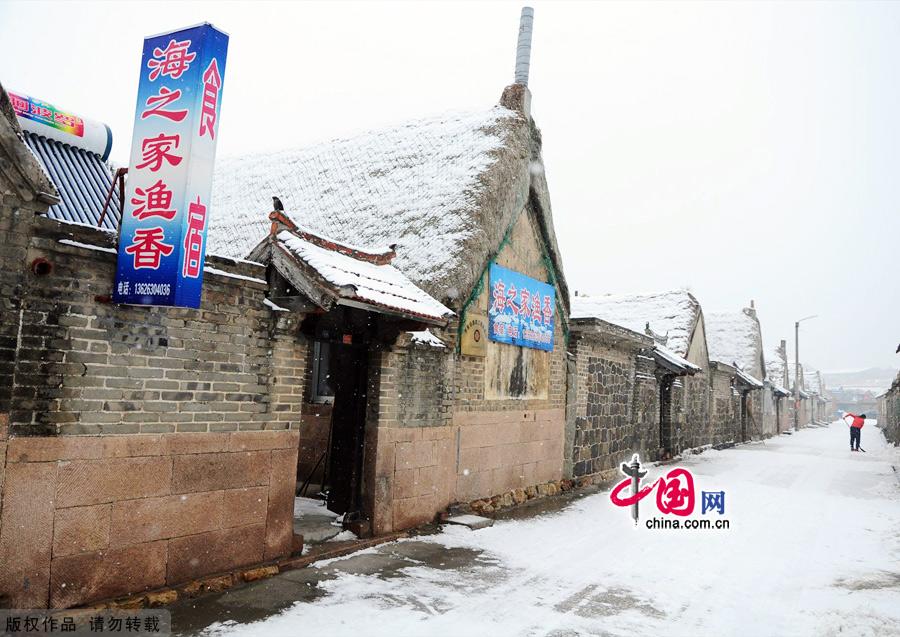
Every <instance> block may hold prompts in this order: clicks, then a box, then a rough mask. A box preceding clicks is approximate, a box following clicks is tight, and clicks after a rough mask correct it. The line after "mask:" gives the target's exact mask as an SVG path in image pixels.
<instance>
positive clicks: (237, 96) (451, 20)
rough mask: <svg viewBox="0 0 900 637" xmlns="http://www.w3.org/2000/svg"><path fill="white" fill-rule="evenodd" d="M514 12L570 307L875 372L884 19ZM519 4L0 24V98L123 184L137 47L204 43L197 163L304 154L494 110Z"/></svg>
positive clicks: (893, 314)
mask: <svg viewBox="0 0 900 637" xmlns="http://www.w3.org/2000/svg"><path fill="white" fill-rule="evenodd" d="M530 4H531V6H534V7H535V26H534V43H533V55H532V71H531V82H530V87H531V90H532V92H533V95H534V101H533V114H534V117H535V119H536V120H537V123H538V125H539V126H540V127H541V129H542V131H543V136H544V159H545V162H546V169H547V177H548V180H549V184H550V189H551V195H552V201H553V213H554V217H555V221H556V231H557V234H558V236H559V239H560V242H561V247H562V251H563V258H564V261H565V269H566V276H567V278H568V281H569V286H570V288H571V289H572V290H576V289H577V290H579V291H585V292H591V293H603V292H629V291H652V290H660V289H666V288H671V287H680V286H687V287H689V288H690V289H691V290H692V291H693V292H694V293H695V294H696V296H697V297H698V299H699V300H700V302H701V304H702V305H703V307H704V309H705V310H706V311H707V312H710V311H717V310H729V309H738V308H740V307H742V306H743V305H745V304H747V303H748V302H749V300H750V299H755V301H756V305H757V308H758V310H759V315H760V318H761V320H762V325H763V336H764V338H765V340H766V341H767V344H768V345H774V344H777V342H778V340H779V339H781V338H786V339H788V340H789V341H790V342H793V322H794V320H795V319H797V318H801V317H803V316H807V315H809V314H818V315H819V318H817V319H814V320H811V321H808V322H805V323H803V324H802V325H801V330H802V332H801V355H802V358H803V359H804V360H805V361H806V362H807V363H808V364H809V365H811V366H813V367H816V368H820V369H823V370H841V369H855V368H863V367H868V366H892V367H896V366H897V364H898V360H900V356H895V355H894V349H895V348H896V346H897V344H898V342H900V285H898V274H900V267H898V257H897V252H898V251H900V221H898V214H897V208H898V202H900V170H898V169H900V162H898V159H900V157H898V154H900V118H898V114H900V88H898V87H900V81H898V78H900V73H898V71H900V68H898V65H900V4H898V3H886V2H884V3H852V4H841V3H827V4H818V3H811V2H803V3H800V2H797V3H792V4H775V3H765V4H763V3H751V4H738V3H735V2H721V3H699V4H694V3H662V4H656V3H596V4H593V3H587V2H579V3H563V2H554V3H547V4H545V3H542V2H535V3H530ZM522 5H523V3H522V2H512V3H506V2H497V3H488V4H483V3H474V2H466V3H446V4H445V3H417V4H413V3H375V2H372V3H365V4H355V3H349V2H348V3H328V4H324V3H323V4H318V3H263V2H255V3H233V4H229V3H226V2H206V3H188V2H181V3H173V4H167V3H162V2H159V3H147V4H142V3H129V2H119V3H112V2H109V3H97V4H93V3H79V2H66V3H62V2H60V3H39V2H27V3H22V2H9V1H0V82H3V84H4V86H6V87H7V88H8V89H13V90H18V91H21V92H24V93H26V94H29V95H33V96H35V97H38V98H41V99H44V100H46V101H49V102H51V103H53V104H55V105H56V106H58V107H60V108H63V109H67V110H71V111H72V112H75V113H78V114H79V115H83V116H87V117H92V118H95V119H100V120H102V121H105V122H106V123H108V124H109V125H110V127H111V128H112V129H113V133H114V146H113V159H115V160H117V161H118V162H119V163H122V164H125V163H127V157H128V149H129V144H130V137H131V126H132V119H133V115H134V105H135V95H136V90H137V80H138V70H139V68H138V67H139V64H140V54H141V44H142V39H143V37H144V36H146V35H150V34H155V33H159V32H162V31H167V30H171V29H174V28H178V27H182V26H187V25H191V24H195V23H198V22H202V21H210V22H212V23H214V24H215V25H216V26H218V27H219V28H221V29H223V30H225V31H227V32H228V33H229V34H230V35H231V42H230V48H229V55H228V67H227V72H226V77H225V96H224V102H223V113H222V120H221V123H220V143H219V151H218V152H219V154H220V155H233V154H239V153H241V152H244V151H255V150H260V149H274V148H280V147H283V146H287V145H305V144H307V143H311V142H315V141H319V140H322V139H328V138H331V137H338V136H346V135H348V134H351V133H354V132H358V131H361V130H365V129H367V128H372V127H377V126H380V125H383V124H390V123H394V122H398V121H402V120H404V119H407V118H415V117H420V116H424V115H430V114H435V113H440V112H442V111H445V110H454V109H460V108H463V109H465V108H484V107H487V106H489V105H491V104H493V103H495V102H496V101H497V99H498V98H499V96H500V93H501V91H502V89H503V87H504V86H505V85H506V84H509V83H511V81H512V74H513V68H514V58H515V43H516V35H517V29H518V18H519V9H520V7H521V6H522ZM791 347H792V346H791ZM791 351H792V350H791Z"/></svg>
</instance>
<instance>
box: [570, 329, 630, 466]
mask: <svg viewBox="0 0 900 637" xmlns="http://www.w3.org/2000/svg"><path fill="white" fill-rule="evenodd" d="M582 343H583V341H582ZM593 349H594V351H593V352H591V353H587V352H584V350H583V349H582V351H581V352H579V354H581V355H579V356H578V363H579V367H581V368H583V369H579V378H578V381H579V382H578V389H579V392H578V393H579V396H578V398H579V402H581V400H583V412H582V413H580V414H577V415H576V421H575V441H574V449H573V458H572V459H573V462H574V467H573V475H574V476H575V477H582V476H589V475H593V474H595V473H600V472H602V471H604V470H607V469H614V468H615V467H616V462H617V460H618V458H619V456H620V455H622V454H623V453H624V452H627V451H628V450H630V449H631V448H632V447H633V446H634V442H635V431H634V421H633V418H632V413H631V412H632V399H633V385H634V361H633V359H631V360H630V359H629V357H628V356H627V355H621V354H618V353H617V352H614V351H611V350H609V349H607V348H602V347H594V348H593ZM582 352H583V353H582ZM617 354H618V355H617ZM579 407H582V405H581V404H579ZM579 411H582V410H581V409H579Z"/></svg>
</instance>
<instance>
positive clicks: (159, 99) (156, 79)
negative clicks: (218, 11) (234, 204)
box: [113, 24, 228, 307]
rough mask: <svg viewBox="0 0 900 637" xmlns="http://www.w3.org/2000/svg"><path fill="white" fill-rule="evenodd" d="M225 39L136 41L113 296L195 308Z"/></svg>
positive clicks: (187, 36)
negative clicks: (139, 45) (136, 78)
mask: <svg viewBox="0 0 900 637" xmlns="http://www.w3.org/2000/svg"><path fill="white" fill-rule="evenodd" d="M227 53H228V36H227V35H226V34H224V33H222V32H221V31H219V30H217V29H216V28H215V27H213V26H212V25H210V24H202V25H199V26H196V27H191V28H189V29H183V30H181V31H175V32H173V33H166V34H163V35H158V36H153V37H150V38H147V39H146V40H144V54H143V57H142V59H141V79H140V83H139V85H138V100H137V112H136V113H135V120H134V137H133V139H132V143H131V161H130V162H129V168H128V185H127V189H126V193H125V210H124V211H123V214H122V222H121V226H120V230H119V232H120V234H119V260H118V266H117V268H116V283H115V288H114V290H113V300H114V301H115V302H116V303H133V304H140V305H178V306H182V307H199V306H200V295H201V291H202V287H203V262H204V258H205V254H206V231H207V227H208V226H209V212H210V210H209V198H210V194H211V190H212V177H213V163H214V161H215V155H216V139H217V134H218V125H219V114H220V112H221V108H222V85H223V82H222V79H223V77H224V75H225V58H226V55H227Z"/></svg>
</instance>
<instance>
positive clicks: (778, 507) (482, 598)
mask: <svg viewBox="0 0 900 637" xmlns="http://www.w3.org/2000/svg"><path fill="white" fill-rule="evenodd" d="M848 446H849V443H848V435H847V427H846V425H845V424H843V423H841V422H836V423H833V424H832V425H831V426H830V427H829V428H810V429H804V430H802V431H801V432H799V433H798V434H795V435H793V436H786V435H782V436H780V437H776V438H773V439H770V440H767V441H765V442H759V443H752V444H747V445H743V446H739V447H736V448H733V449H727V450H723V451H707V452H705V453H703V454H700V455H695V456H690V457H688V458H687V459H686V460H685V461H683V462H680V463H678V464H679V466H685V467H687V468H689V469H690V470H691V471H692V472H693V473H694V476H695V479H696V480H697V481H698V484H699V486H698V489H699V488H704V487H707V488H710V487H714V488H715V489H717V490H724V491H725V492H726V498H727V500H726V502H727V504H726V510H725V517H727V518H728V519H729V520H730V524H731V528H730V529H728V530H691V531H687V530H648V529H647V528H646V527H645V526H644V525H643V524H642V525H640V527H639V528H634V527H633V525H632V523H631V520H630V519H629V516H628V512H627V510H626V509H621V508H617V507H614V506H613V505H612V504H611V503H610V501H609V497H608V492H602V493H597V494H594V495H590V496H588V497H584V498H580V499H577V500H575V501H573V502H572V504H571V505H570V506H568V507H567V508H565V509H564V510H562V511H558V512H555V513H548V514H544V515H539V516H537V517H532V518H528V519H520V520H507V521H498V522H497V523H496V524H495V525H494V526H493V527H491V528H488V529H483V530H479V531H474V532H473V531H470V530H468V529H466V528H462V527H449V528H446V529H445V531H444V532H443V533H440V534H436V535H431V536H425V537H417V538H411V539H408V540H401V541H399V542H394V543H390V544H384V545H381V546H379V547H376V548H373V549H369V550H367V551H364V552H362V553H357V554H355V555H352V556H350V557H347V558H342V559H338V560H333V561H331V562H330V563H320V564H318V565H316V566H314V567H312V568H308V569H305V570H302V571H295V572H292V573H285V574H282V575H280V576H278V577H277V578H273V580H270V581H267V582H258V583H257V585H256V586H255V587H253V586H251V587H247V588H245V589H241V590H237V591H231V592H229V593H226V594H223V595H221V596H220V597H218V598H217V599H216V600H215V602H214V603H215V608H216V609H217V613H218V614H219V616H218V620H219V621H217V622H216V623H214V624H212V625H210V626H208V627H207V628H206V631H207V632H208V633H212V634H216V635H235V636H236V635H268V636H276V635H298V634H304V635H325V634H328V635H350V634H360V631H362V633H364V634H366V635H426V634H427V635H451V634H454V635H476V634H477V635H484V634H490V635H492V636H494V637H498V636H500V635H581V634H587V635H660V634H665V635H838V634H841V635H898V634H900V481H898V477H897V474H896V473H895V471H894V469H893V468H892V465H894V466H897V465H898V451H897V450H896V449H895V448H892V447H889V446H888V445H887V444H886V443H885V442H884V439H883V437H882V435H881V433H880V431H879V430H877V428H876V427H874V426H867V427H866V428H865V430H864V431H863V447H864V448H865V449H866V450H867V453H851V452H850V451H849V449H848ZM670 468H671V467H649V469H650V475H649V476H648V478H649V479H653V478H655V477H656V476H658V475H660V474H661V473H665V472H666V471H668V470H669V469H670ZM645 502H648V503H649V502H650V499H649V498H648V499H647V500H645ZM642 507H643V508H642V520H643V516H648V517H649V516H650V515H652V514H653V513H654V512H653V511H652V510H651V506H650V505H649V504H648V505H647V506H644V505H643V504H642ZM698 508H699V506H698ZM707 517H708V516H707ZM291 595H293V596H294V597H293V599H294V600H302V601H298V602H296V603H295V604H293V605H292V606H289V607H288V608H287V609H286V610H284V611H282V612H278V613H276V612H275V611H276V610H277V608H278V607H279V603H278V602H279V600H280V601H281V602H285V601H286V600H287V599H288V598H290V596H291ZM265 599H271V600H272V604H273V614H272V615H271V616H269V617H268V618H266V619H263V620H262V622H261V623H260V622H251V623H239V622H236V621H234V620H233V619H229V617H237V618H241V617H242V616H243V617H244V619H241V621H245V618H246V616H247V615H246V613H242V612H241V611H240V607H241V606H242V605H244V606H246V605H255V608H256V610H257V611H259V610H260V608H259V605H260V603H261V602H260V600H265ZM205 603H208V602H207V601H206V600H194V601H193V603H192V606H196V607H198V608H196V609H191V608H189V607H184V608H175V609H173V612H174V620H175V625H176V627H178V626H180V627H181V629H182V630H186V629H187V627H188V626H192V628H191V629H195V628H197V627H199V626H198V625H197V624H196V623H193V624H192V622H191V621H189V616H190V615H191V613H198V612H199V613H201V614H202V611H203V608H202V607H203V605H204V604H205ZM262 603H264V601H263V602H262ZM281 606H282V607H283V606H284V603H282V604H281ZM229 608H231V609H233V611H234V612H233V614H232V610H229ZM207 610H209V609H207ZM244 610H246V609H244ZM257 616H259V614H257ZM206 623H208V620H207V621H204V622H203V624H206Z"/></svg>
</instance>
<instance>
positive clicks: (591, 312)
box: [572, 290, 713, 459]
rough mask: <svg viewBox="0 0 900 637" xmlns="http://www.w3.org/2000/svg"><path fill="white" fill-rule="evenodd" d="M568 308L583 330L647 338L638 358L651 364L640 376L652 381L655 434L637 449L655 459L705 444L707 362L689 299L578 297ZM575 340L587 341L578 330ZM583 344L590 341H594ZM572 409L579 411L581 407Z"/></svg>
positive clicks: (699, 318)
mask: <svg viewBox="0 0 900 637" xmlns="http://www.w3.org/2000/svg"><path fill="white" fill-rule="evenodd" d="M573 303H574V304H575V306H576V307H577V314H573V316H577V317H578V318H579V320H583V321H587V324H588V325H590V324H591V321H596V322H597V324H598V325H600V324H601V322H605V323H608V324H611V325H613V326H617V327H618V328H624V329H626V330H628V331H630V332H631V333H637V334H639V335H644V336H647V337H649V338H650V339H651V341H652V343H653V347H652V348H649V350H648V351H647V352H645V353H644V354H643V356H648V357H650V358H653V360H654V367H653V370H654V371H653V372H652V373H651V372H650V369H649V368H646V367H645V368H644V369H643V371H642V372H640V374H641V375H642V376H649V375H653V376H654V377H655V378H656V379H657V382H658V390H659V392H658V393H659V396H658V399H657V409H658V417H659V431H658V433H657V434H655V435H654V436H653V437H652V438H651V439H649V440H646V441H644V442H643V444H644V445H647V448H648V449H651V448H654V447H655V448H656V449H658V453H657V454H655V455H656V457H658V458H660V459H665V458H668V457H672V456H674V455H676V454H678V453H680V452H681V451H682V450H683V449H689V448H693V447H699V446H703V445H705V444H710V442H712V440H713V434H712V432H711V431H710V428H709V423H710V421H709V380H708V376H707V370H708V369H709V358H708V355H707V347H706V335H705V326H704V318H703V312H702V310H701V308H700V304H699V303H698V302H697V300H696V299H695V298H694V296H693V295H692V294H691V293H690V292H688V291H686V290H673V291H669V292H662V293H656V294H607V295H599V296H583V295H578V296H576V297H573ZM573 312H574V310H573ZM579 336H582V337H590V336H591V335H590V334H589V332H586V331H584V330H582V331H581V333H580V334H579ZM589 340H593V341H596V340H597V339H596V335H594V337H593V338H592V339H589ZM573 344H574V345H572V347H574V351H575V353H576V354H578V353H579V351H580V352H581V353H585V355H587V356H592V355H593V354H591V353H590V350H589V349H588V350H586V349H585V346H584V345H582V344H581V342H576V341H573ZM637 373H638V372H635V374H637ZM577 400H578V401H581V399H580V398H578V399H577ZM577 404H578V405H579V408H580V409H582V410H583V406H582V405H581V402H578V403H577ZM651 455H654V454H651Z"/></svg>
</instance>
